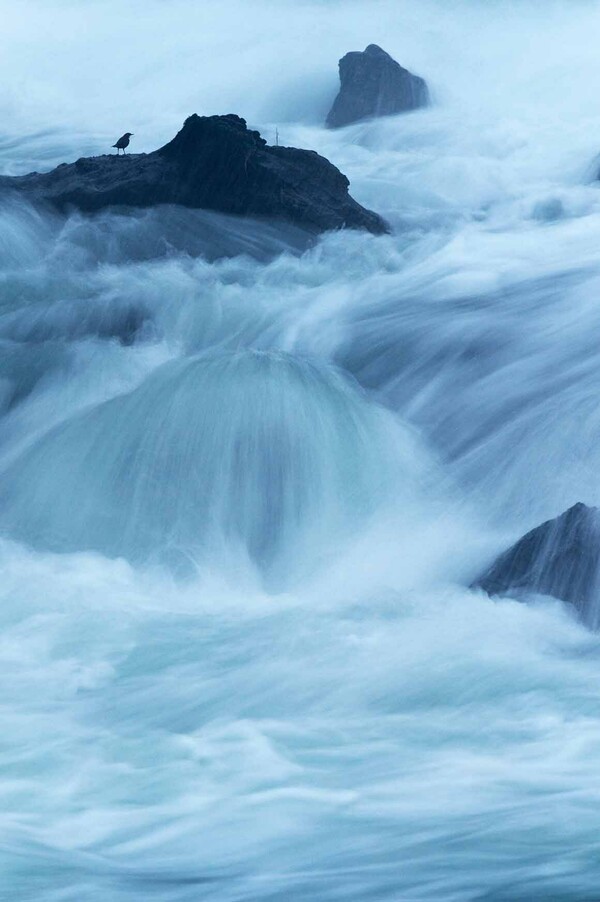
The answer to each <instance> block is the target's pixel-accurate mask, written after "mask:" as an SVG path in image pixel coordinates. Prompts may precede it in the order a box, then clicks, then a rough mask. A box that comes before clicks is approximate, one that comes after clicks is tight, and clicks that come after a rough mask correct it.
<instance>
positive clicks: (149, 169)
mask: <svg viewBox="0 0 600 902" xmlns="http://www.w3.org/2000/svg"><path fill="white" fill-rule="evenodd" d="M348 187H349V182H348V179H347V178H346V176H345V175H343V174H342V173H341V172H340V171H339V169H336V167H335V166H334V165H333V164H332V163H330V162H329V161H328V160H326V159H325V158H324V157H321V156H319V154H317V153H315V152H314V151H311V150H298V149H297V148H294V147H271V146H268V145H267V142H266V141H265V140H264V139H263V138H261V136H260V134H259V133H258V132H257V131H252V130H251V129H249V128H247V126H246V122H245V121H244V120H243V119H240V117H239V116H234V115H227V116H197V115H193V116H190V117H189V118H188V119H186V121H185V123H184V125H183V128H182V129H181V131H180V132H179V133H178V134H177V135H176V136H175V138H173V140H172V141H170V142H169V143H168V144H166V145H165V146H164V147H161V148H160V149H159V150H156V151H154V152H152V153H148V154H127V155H122V156H117V155H116V154H111V155H105V156H99V157H88V158H82V159H80V160H77V162H75V163H69V164H67V163H63V164H62V165H60V166H58V167H57V168H56V169H53V170H52V171H51V172H47V173H37V172H33V173H30V174H29V175H25V176H17V177H9V176H4V177H1V178H0V191H2V190H3V191H6V192H9V191H10V192H16V193H17V194H20V195H22V196H25V197H26V198H27V199H28V200H30V201H32V202H34V203H43V204H49V205H51V206H53V207H55V208H57V209H59V210H61V211H66V210H68V209H69V208H76V209H78V210H83V211H85V212H94V211H98V210H102V209H105V208H107V207H152V206H155V205H157V204H179V205H181V206H184V207H194V208H202V209H205V210H216V211H219V212H222V213H230V214H238V215H241V216H250V217H258V218H267V219H275V220H277V219H279V220H285V221H287V222H290V223H293V224H294V225H296V226H299V227H301V228H304V229H307V230H309V231H312V232H315V233H316V232H323V231H326V230H328V229H342V228H350V229H366V230H367V231H369V232H372V233H374V234H382V233H384V232H387V231H388V228H387V225H386V223H385V222H384V220H383V219H382V218H381V217H380V216H378V215H377V214H376V213H373V212H371V211H370V210H366V209H365V208H364V207H361V205H360V204H358V203H357V202H356V201H355V200H353V199H352V197H350V194H349V192H348Z"/></svg>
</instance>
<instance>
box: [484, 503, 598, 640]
mask: <svg viewBox="0 0 600 902" xmlns="http://www.w3.org/2000/svg"><path fill="white" fill-rule="evenodd" d="M599 564H600V510H598V508H596V507H587V506H586V505H585V504H575V505H574V506H573V507H571V508H569V510H568V511H566V512H565V513H564V514H561V515H560V517H556V518H555V519H554V520H548V521H547V522H546V523H542V525H541V526H537V527H536V528H535V529H532V530H531V532H528V533H527V535H525V536H523V538H522V539H519V541H518V542H517V543H516V544H515V545H513V546H512V548H509V549H508V551H505V552H504V554H502V555H501V556H500V557H499V558H498V559H497V560H496V561H495V563H494V564H493V565H492V566H491V567H490V569H489V570H488V571H487V572H486V573H484V575H483V576H481V577H480V578H479V579H478V580H476V581H475V583H474V584H473V588H474V587H480V588H482V589H484V590H485V591H486V592H487V593H488V594H489V595H510V594H511V593H513V592H517V593H518V592H519V590H521V591H528V592H537V593H540V594H543V595H552V596H554V598H560V599H561V600H562V601H566V602H568V603H569V604H572V605H573V606H574V607H575V608H576V609H577V611H578V613H579V615H580V616H581V618H582V620H584V622H586V623H587V624H588V625H589V626H592V627H597V626H598V625H599V619H600V618H599V617H598V613H597V611H596V608H597V607H598V604H597V599H598V586H599V581H598V566H599Z"/></svg>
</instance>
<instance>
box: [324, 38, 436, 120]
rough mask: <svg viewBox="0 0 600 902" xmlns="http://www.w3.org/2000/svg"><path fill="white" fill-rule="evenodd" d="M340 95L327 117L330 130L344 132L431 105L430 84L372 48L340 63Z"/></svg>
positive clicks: (382, 51) (374, 47) (350, 54)
mask: <svg viewBox="0 0 600 902" xmlns="http://www.w3.org/2000/svg"><path fill="white" fill-rule="evenodd" d="M339 65H340V83H341V87H340V92H339V94H338V96H337V97H336V98H335V101H334V103H333V106H332V107H331V110H330V112H329V115H328V116H327V125H328V126H329V127H330V128H341V127H342V126H343V125H349V124H350V123H351V122H358V121H359V120H360V119H368V118H370V117H372V116H393V115H395V114H396V113H406V112H408V111H409V110H416V109H418V108H419V107H424V106H427V105H428V104H429V91H428V90H427V84H426V82H425V81H424V80H423V79H422V78H419V76H418V75H413V74H412V73H411V72H409V71H408V70H407V69H403V68H402V66H401V65H400V64H399V63H397V62H396V60H394V59H392V57H391V56H390V55H389V53H386V52H385V50H382V49H381V47H378V46H377V44H369V46H368V47H367V49H366V50H364V51H363V52H362V53H360V52H359V51H353V52H352V53H347V54H346V56H344V57H342V59H341V60H340V64H339Z"/></svg>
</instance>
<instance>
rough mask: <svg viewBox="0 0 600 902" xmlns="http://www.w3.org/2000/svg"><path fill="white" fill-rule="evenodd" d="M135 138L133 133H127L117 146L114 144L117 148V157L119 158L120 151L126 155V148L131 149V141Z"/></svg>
mask: <svg viewBox="0 0 600 902" xmlns="http://www.w3.org/2000/svg"><path fill="white" fill-rule="evenodd" d="M132 137H133V132H125V134H124V135H122V136H121V137H120V138H119V140H118V141H117V143H116V144H113V147H116V148H117V156H119V151H120V150H122V151H123V153H125V148H126V147H129V139H130V138H132Z"/></svg>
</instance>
